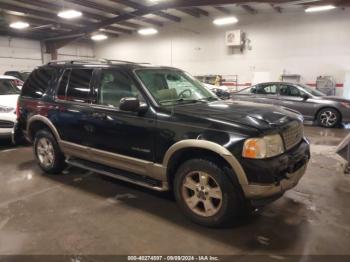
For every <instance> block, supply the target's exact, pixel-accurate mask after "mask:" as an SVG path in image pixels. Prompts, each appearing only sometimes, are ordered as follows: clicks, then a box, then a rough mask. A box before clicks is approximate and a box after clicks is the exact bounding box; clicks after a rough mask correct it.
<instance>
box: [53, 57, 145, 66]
mask: <svg viewBox="0 0 350 262" xmlns="http://www.w3.org/2000/svg"><path fill="white" fill-rule="evenodd" d="M89 63H90V64H91V63H96V64H113V63H123V64H134V65H137V64H150V63H135V62H130V61H125V60H115V59H104V58H103V59H81V60H52V61H50V62H48V63H47V65H53V64H56V65H58V64H71V65H73V64H89Z"/></svg>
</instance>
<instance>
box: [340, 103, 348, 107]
mask: <svg viewBox="0 0 350 262" xmlns="http://www.w3.org/2000/svg"><path fill="white" fill-rule="evenodd" d="M340 104H342V106H344V107H346V108H350V103H346V102H341V103H340Z"/></svg>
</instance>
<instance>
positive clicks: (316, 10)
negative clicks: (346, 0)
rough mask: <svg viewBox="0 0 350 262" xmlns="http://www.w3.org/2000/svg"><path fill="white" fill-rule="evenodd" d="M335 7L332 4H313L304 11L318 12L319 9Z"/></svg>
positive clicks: (324, 9)
mask: <svg viewBox="0 0 350 262" xmlns="http://www.w3.org/2000/svg"><path fill="white" fill-rule="evenodd" d="M334 8H336V7H335V6H334V5H320V6H313V7H309V8H306V9H305V12H307V13H311V12H320V11H327V10H332V9H334Z"/></svg>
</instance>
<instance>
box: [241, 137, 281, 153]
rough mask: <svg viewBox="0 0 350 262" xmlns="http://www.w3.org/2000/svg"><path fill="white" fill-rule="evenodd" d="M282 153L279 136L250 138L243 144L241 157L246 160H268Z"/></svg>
mask: <svg viewBox="0 0 350 262" xmlns="http://www.w3.org/2000/svg"><path fill="white" fill-rule="evenodd" d="M283 152H284V148H283V142H282V138H281V136H280V135H270V136H264V137H262V138H250V139H247V140H246V141H245V142H244V146H243V152H242V156H243V157H246V158H255V159H262V158H269V157H274V156H277V155H280V154H282V153H283Z"/></svg>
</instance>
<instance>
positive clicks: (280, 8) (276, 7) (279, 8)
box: [270, 4, 282, 13]
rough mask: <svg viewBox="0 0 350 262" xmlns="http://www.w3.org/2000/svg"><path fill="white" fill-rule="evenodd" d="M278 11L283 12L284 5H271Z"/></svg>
mask: <svg viewBox="0 0 350 262" xmlns="http://www.w3.org/2000/svg"><path fill="white" fill-rule="evenodd" d="M270 6H271V7H272V8H273V9H274V10H275V11H276V12H277V13H282V7H280V6H277V5H273V4H271V5H270Z"/></svg>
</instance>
